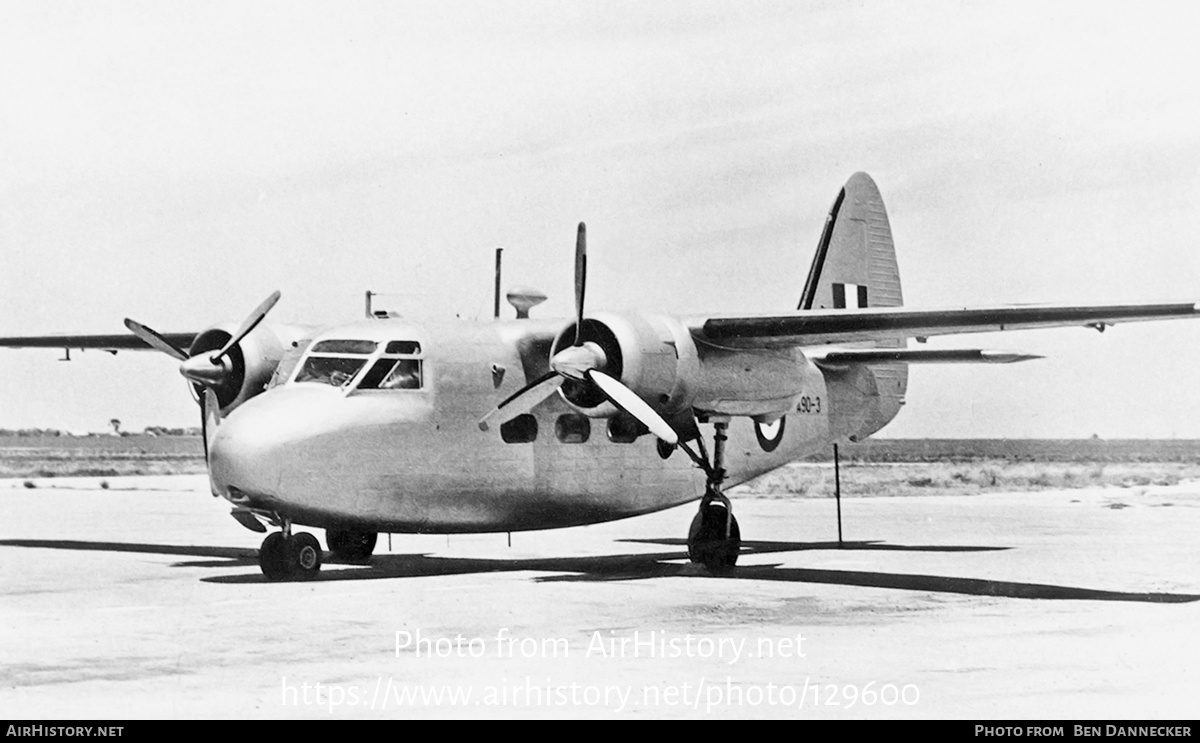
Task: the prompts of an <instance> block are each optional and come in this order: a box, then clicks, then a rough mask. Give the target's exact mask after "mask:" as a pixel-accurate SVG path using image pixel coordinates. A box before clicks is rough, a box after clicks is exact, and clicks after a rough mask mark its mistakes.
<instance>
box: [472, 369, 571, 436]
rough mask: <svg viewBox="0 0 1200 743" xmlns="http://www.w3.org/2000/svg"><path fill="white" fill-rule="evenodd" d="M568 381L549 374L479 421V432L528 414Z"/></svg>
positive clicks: (508, 399) (534, 381)
mask: <svg viewBox="0 0 1200 743" xmlns="http://www.w3.org/2000/svg"><path fill="white" fill-rule="evenodd" d="M564 381H566V380H564V379H563V377H561V376H559V375H558V373H557V372H547V373H546V374H543V375H542V376H540V377H538V378H537V379H535V380H533V381H532V382H530V383H529V384H527V385H525V386H524V387H522V388H521V389H519V390H517V391H516V392H514V393H513V394H511V395H509V396H508V397H507V398H505V400H504V401H503V402H501V403H500V404H499V405H497V406H496V407H495V408H494V409H493V410H492V412H490V413H488V414H487V415H485V416H484V417H483V418H482V419H480V421H479V430H480V431H486V430H488V426H490V425H493V424H496V423H501V424H502V423H507V422H508V421H510V420H512V419H513V418H516V417H517V416H518V415H523V414H525V413H528V412H529V411H530V410H533V409H534V408H535V407H537V404H538V403H540V402H541V401H542V400H545V399H546V398H547V397H550V395H552V394H554V393H555V392H556V391H557V390H558V388H559V387H561V386H562V383H563V382H564Z"/></svg>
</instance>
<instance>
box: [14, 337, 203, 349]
mask: <svg viewBox="0 0 1200 743" xmlns="http://www.w3.org/2000/svg"><path fill="white" fill-rule="evenodd" d="M162 336H163V337H164V338H166V339H167V340H168V341H170V342H171V344H172V345H174V346H176V347H177V348H188V347H189V346H191V345H192V341H193V340H194V339H195V337H196V333H163V334H162ZM0 348H68V349H70V348H75V349H80V350H84V349H99V350H101V351H114V352H115V351H153V350H154V349H153V348H152V347H151V346H149V345H148V344H147V343H146V342H145V341H143V340H142V339H141V338H138V337H137V336H136V335H133V334H132V333H112V334H102V335H30V336H13V337H7V338H5V337H0Z"/></svg>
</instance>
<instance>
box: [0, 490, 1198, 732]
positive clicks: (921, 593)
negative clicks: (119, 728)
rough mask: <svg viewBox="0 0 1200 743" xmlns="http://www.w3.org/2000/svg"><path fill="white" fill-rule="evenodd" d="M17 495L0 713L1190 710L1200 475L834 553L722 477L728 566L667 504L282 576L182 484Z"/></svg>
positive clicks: (1137, 714) (812, 510) (1027, 500)
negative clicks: (732, 555) (715, 566)
mask: <svg viewBox="0 0 1200 743" xmlns="http://www.w3.org/2000/svg"><path fill="white" fill-rule="evenodd" d="M30 484H32V485H34V486H35V487H33V488H29V487H26V486H25V484H24V482H23V481H21V480H4V481H0V596H2V598H0V627H2V628H3V630H2V632H0V658H2V659H3V660H2V665H0V713H2V714H3V716H5V717H10V718H24V719H43V720H50V719H131V718H132V719H142V718H221V719H224V718H309V719H361V718H413V717H418V718H463V717H471V718H478V717H487V718H493V717H500V718H510V717H517V718H542V717H552V718H554V717H566V718H576V717H583V718H604V719H610V718H651V719H657V718H710V717H711V718H789V719H809V718H811V719H853V718H988V719H1018V718H1029V719H1043V718H1044V719H1060V720H1061V719H1079V718H1097V719H1114V720H1116V719H1134V718H1150V719H1172V718H1191V717H1193V716H1194V715H1195V712H1196V693H1197V690H1198V689H1200V676H1198V673H1200V672H1198V670H1197V666H1198V665H1200V664H1197V660H1196V659H1197V658H1200V632H1198V628H1200V547H1198V545H1197V542H1198V539H1197V535H1200V483H1184V484H1181V485H1178V486H1172V487H1157V488H1156V487H1140V488H1127V489H1120V488H1107V489H1093V490H1070V491H1049V492H1041V493H1021V494H990V495H976V496H928V497H926V496H921V497H907V498H889V497H874V498H853V499H846V500H844V501H843V502H842V512H843V524H844V533H845V540H846V541H845V542H844V543H843V544H842V545H841V546H839V544H838V542H837V527H836V516H835V504H834V502H833V501H832V500H823V499H809V498H802V499H795V498H788V497H783V496H778V497H772V496H761V495H755V496H749V495H742V496H740V497H739V496H738V495H736V494H735V495H734V508H735V511H734V512H735V514H736V515H737V517H738V520H739V523H740V526H741V531H742V535H743V538H744V539H745V540H746V541H745V542H744V543H743V552H742V555H741V557H740V560H739V563H738V566H737V568H736V569H734V570H733V571H732V572H730V573H728V574H725V575H710V574H708V573H706V572H705V571H704V570H703V569H701V568H699V567H697V566H693V565H691V564H689V563H688V561H687V559H686V547H685V546H684V539H683V538H684V537H685V535H686V533H687V528H688V524H689V522H690V521H691V518H692V514H693V511H694V507H693V506H687V507H683V508H678V509H672V510H670V511H665V512H662V513H659V514H654V515H651V516H644V517H640V518H636V519H630V520H626V521H619V522H614V523H610V524H602V525H596V526H589V527H581V528H573V529H562V530H555V531H547V532H524V533H515V534H513V535H512V537H511V540H512V543H511V546H509V543H508V536H507V535H505V534H488V535H467V536H463V535H456V536H452V537H449V538H447V537H446V536H435V535H416V536H413V535H395V536H393V537H391V539H390V545H391V546H390V549H389V539H388V537H387V536H386V535H381V536H380V540H379V545H378V547H377V550H376V554H375V556H374V557H373V558H372V560H371V562H370V563H369V564H367V565H351V564H334V563H326V565H325V566H324V568H323V569H322V572H321V575H320V577H319V578H318V579H317V580H314V581H307V582H285V583H268V582H266V580H265V579H264V578H263V576H262V573H261V571H260V570H259V567H258V563H257V557H256V552H257V547H258V545H259V543H260V542H261V540H262V537H263V535H261V534H255V533H253V532H250V531H247V530H245V529H244V528H242V527H241V526H239V525H238V524H237V523H236V522H235V521H234V520H233V519H232V518H230V517H229V516H228V511H229V507H228V504H225V503H223V502H218V501H215V500H214V499H213V498H211V497H210V496H209V495H208V494H207V488H206V484H205V482H204V478H203V477H202V476H201V477H189V476H182V477H130V478H108V479H107V481H105V483H104V484H105V485H107V487H102V486H101V485H102V483H101V481H100V480H99V479H96V478H55V479H45V480H35V481H31V482H30ZM312 531H313V532H314V533H315V534H316V535H317V536H318V537H319V538H320V539H321V542H322V544H324V534H323V533H322V532H321V531H320V530H312ZM327 557H328V556H327Z"/></svg>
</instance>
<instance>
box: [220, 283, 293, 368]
mask: <svg viewBox="0 0 1200 743" xmlns="http://www.w3.org/2000/svg"><path fill="white" fill-rule="evenodd" d="M279 297H280V294H279V292H278V291H276V292H273V293H272V294H271V296H269V297H267V298H266V299H264V300H263V303H262V304H260V305H259V306H258V307H256V308H254V312H251V313H250V316H249V317H247V318H246V319H245V321H243V322H242V327H240V328H238V329H237V332H236V333H234V334H233V337H232V338H230V339H229V342H228V343H226V344H225V345H224V346H223V347H222V348H221V350H220V351H217V352H216V353H215V354H213V355H212V356H211V357H210V358H211V359H212V360H213V363H217V359H220V358H224V357H225V354H227V353H229V351H230V349H232V348H233V347H234V346H236V345H237V344H238V343H240V342H241V340H242V339H243V338H245V337H246V336H247V335H249V334H250V331H251V330H254V329H255V328H256V327H258V324H259V323H260V322H262V320H263V318H264V317H266V316H267V313H268V312H270V311H271V308H272V307H274V306H275V303H276V302H278V301H279Z"/></svg>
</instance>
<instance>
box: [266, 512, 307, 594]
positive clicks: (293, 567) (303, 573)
mask: <svg viewBox="0 0 1200 743" xmlns="http://www.w3.org/2000/svg"><path fill="white" fill-rule="evenodd" d="M290 532H291V529H290V528H287V525H286V524H285V529H284V531H277V532H273V533H271V534H269V535H268V536H267V538H266V539H264V540H263V543H262V547H259V549H258V564H259V567H261V568H262V571H263V575H265V576H267V580H272V581H278V580H288V579H299V580H307V579H310V578H315V577H316V575H317V573H319V572H321V544H320V543H319V542H318V541H317V538H316V537H314V536H313V535H312V534H309V533H307V532H300V533H297V534H291V533H290Z"/></svg>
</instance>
